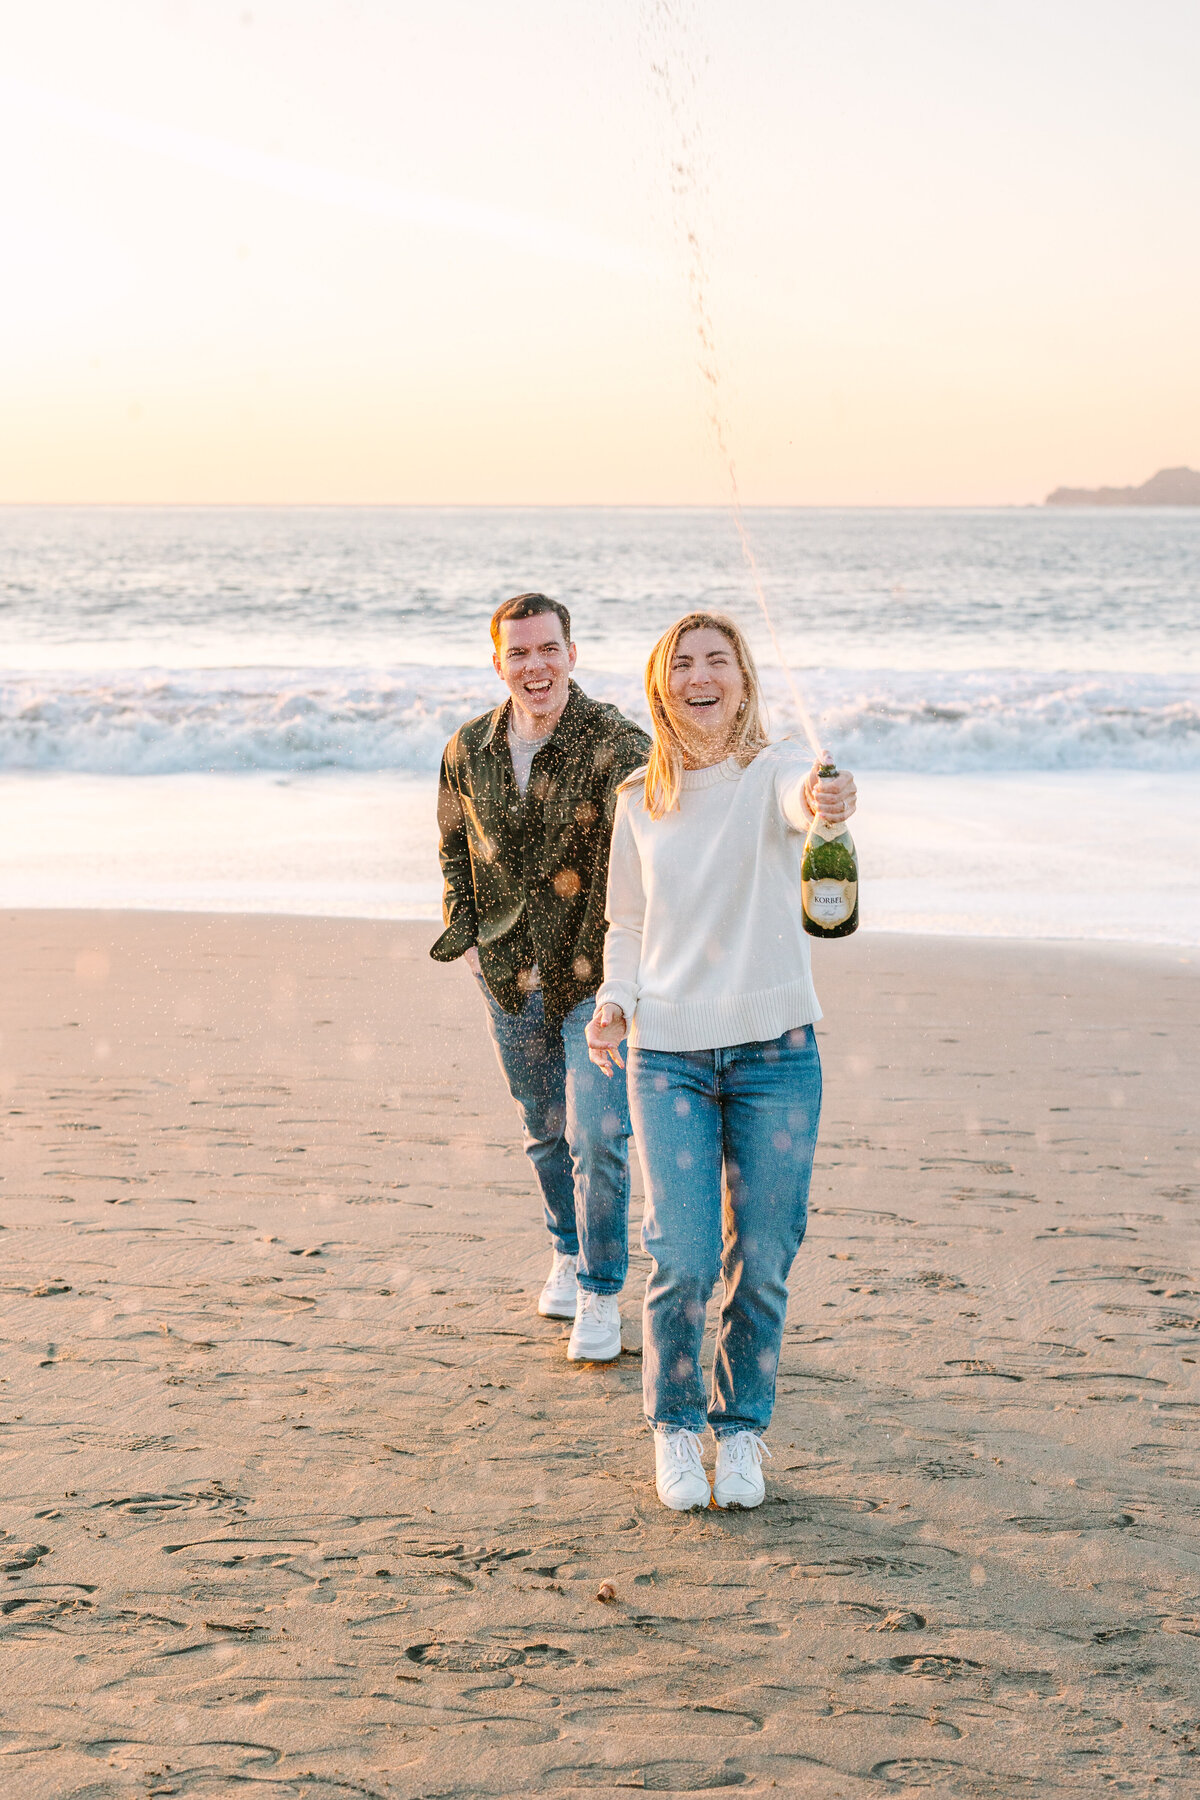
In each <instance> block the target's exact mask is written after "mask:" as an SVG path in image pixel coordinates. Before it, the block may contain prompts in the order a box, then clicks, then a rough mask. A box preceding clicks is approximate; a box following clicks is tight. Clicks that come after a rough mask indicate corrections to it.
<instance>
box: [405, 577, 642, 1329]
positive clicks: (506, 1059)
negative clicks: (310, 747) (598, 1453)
mask: <svg viewBox="0 0 1200 1800" xmlns="http://www.w3.org/2000/svg"><path fill="white" fill-rule="evenodd" d="M492 651H493V654H492V662H493V665H494V666H495V670H496V673H497V674H498V675H499V677H500V679H501V681H503V683H504V685H505V686H506V687H507V689H508V693H509V698H508V699H507V700H506V701H505V702H504V703H503V704H502V705H501V706H498V707H497V708H496V709H495V711H494V712H487V713H482V714H481V715H480V717H479V718H477V719H471V720H470V721H469V722H468V723H467V724H466V725H462V726H460V727H459V729H458V731H456V732H455V734H454V736H453V737H452V738H451V740H450V742H449V743H448V744H447V746H446V750H445V754H444V755H443V757H442V770H441V778H440V782H439V787H438V824H439V827H440V830H441V864H442V872H443V874H444V876H445V897H444V901H443V917H444V920H445V926H446V929H445V930H444V931H443V933H442V935H441V937H440V938H439V939H438V940H437V943H436V944H435V945H434V946H433V949H432V951H431V952H430V954H431V955H432V956H433V957H434V958H435V959H436V960H437V961H438V962H452V961H454V959H455V958H456V957H459V956H464V957H465V958H466V960H467V964H468V966H469V968H470V970H471V973H472V975H474V977H475V979H476V981H477V982H478V984H479V989H480V993H481V994H482V996H483V1001H484V1005H485V1007H486V1009H487V1017H488V1027H489V1030H490V1031H491V1035H492V1041H493V1042H494V1044H495V1046H496V1055H497V1056H498V1058H499V1060H500V1067H501V1069H502V1070H503V1072H504V1078H505V1080H506V1081H507V1083H508V1088H509V1092H510V1093H511V1094H512V1097H513V1099H514V1101H515V1102H516V1105H517V1111H518V1112H519V1113H520V1115H521V1121H522V1124H523V1126H524V1131H525V1149H526V1152H527V1154H528V1156H529V1160H530V1162H531V1163H532V1164H533V1167H534V1172H535V1174H536V1175H537V1178H538V1183H539V1185H540V1187H541V1190H542V1199H543V1202H544V1204H545V1214H546V1226H547V1229H548V1230H549V1233H550V1241H551V1243H552V1244H553V1246H554V1257H553V1261H552V1263H551V1265H550V1273H549V1275H548V1277H547V1279H546V1285H545V1286H544V1287H543V1289H542V1293H541V1298H540V1300H539V1302H538V1311H539V1312H540V1313H542V1314H543V1315H544V1316H545V1317H546V1318H551V1319H573V1320H574V1321H575V1323H574V1326H573V1328H572V1331H571V1341H570V1344H569V1345H568V1347H567V1355H568V1356H569V1357H570V1358H571V1359H572V1361H575V1362H584V1361H586V1362H608V1361H610V1360H611V1359H612V1358H613V1357H615V1356H619V1355H620V1353H621V1314H620V1309H619V1304H618V1295H619V1294H620V1292H621V1288H622V1287H623V1285H624V1282H625V1275H626V1271H627V1268H628V1263H629V1161H628V1145H629V1111H628V1106H627V1102H626V1098H625V1078H624V1074H623V1072H620V1071H618V1075H617V1078H614V1080H613V1081H612V1082H606V1081H605V1079H604V1076H603V1075H602V1074H601V1072H600V1070H599V1069H597V1068H596V1066H595V1064H594V1063H592V1062H591V1060H590V1058H589V1056H588V1048H587V1043H586V1040H585V1038H584V1027H585V1026H586V1025H587V1023H588V1021H589V1019H590V1018H591V1016H592V1013H593V1011H594V1007H595V994H596V989H597V988H598V987H599V985H600V982H601V979H602V977H603V973H604V931H605V924H604V895H605V884H606V881H607V876H608V845H609V839H610V837H611V835H612V821H613V809H614V807H615V804H616V790H617V788H618V787H619V785H620V784H621V782H622V781H624V779H625V777H626V776H627V775H630V774H632V772H633V770H634V769H636V768H638V767H640V765H641V764H642V763H644V762H645V760H646V755H647V752H648V750H649V747H650V745H649V739H648V738H647V737H646V734H645V733H644V732H643V731H640V730H639V729H638V727H637V726H636V725H634V724H633V723H632V722H631V721H630V720H629V719H627V718H625V717H624V715H623V714H622V713H620V712H618V711H617V709H616V707H615V706H606V705H604V704H602V703H601V702H600V701H597V700H590V699H589V698H588V696H587V695H586V694H585V693H584V692H583V691H582V689H580V688H578V687H577V686H576V685H575V683H574V682H573V681H572V680H571V670H572V669H573V668H574V667H575V645H574V644H573V643H572V642H571V618H570V614H569V613H568V612H567V609H566V607H565V606H562V605H560V604H559V602H558V601H557V600H550V599H548V598H547V597H546V595H545V594H519V595H518V596H517V597H516V599H514V600H506V601H505V602H504V604H503V605H502V606H499V607H497V609H496V611H495V614H494V615H493V617H492Z"/></svg>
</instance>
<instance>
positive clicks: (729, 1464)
mask: <svg viewBox="0 0 1200 1800" xmlns="http://www.w3.org/2000/svg"><path fill="white" fill-rule="evenodd" d="M770 1454H771V1452H770V1451H769V1450H768V1449H767V1446H766V1445H765V1444H764V1443H763V1441H762V1439H761V1438H760V1437H759V1436H758V1435H757V1434H756V1433H755V1432H753V1431H739V1432H735V1434H734V1435H733V1437H723V1438H718V1439H717V1468H716V1473H715V1474H714V1476H713V1499H714V1500H715V1501H716V1503H717V1505H718V1506H744V1507H747V1508H749V1507H751V1506H761V1505H762V1503H763V1499H764V1497H765V1495H766V1491H767V1489H766V1483H765V1482H764V1481H763V1472H762V1459H763V1457H764V1455H765V1456H770Z"/></svg>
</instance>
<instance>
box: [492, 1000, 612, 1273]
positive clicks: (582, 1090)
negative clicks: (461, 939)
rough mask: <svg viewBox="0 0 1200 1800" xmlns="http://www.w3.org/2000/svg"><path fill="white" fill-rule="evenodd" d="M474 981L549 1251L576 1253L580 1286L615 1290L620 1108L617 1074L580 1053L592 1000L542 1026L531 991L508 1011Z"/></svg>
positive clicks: (584, 1049)
mask: <svg viewBox="0 0 1200 1800" xmlns="http://www.w3.org/2000/svg"><path fill="white" fill-rule="evenodd" d="M476 980H477V981H478V983H479V989H480V992H481V993H482V994H483V997H484V1000H485V1002H486V1003H487V1012H488V1029H489V1030H490V1032H491V1034H492V1042H493V1043H494V1044H495V1046H496V1055H497V1056H498V1057H499V1059H500V1067H501V1069H502V1070H503V1071H504V1079H505V1080H506V1081H507V1083H508V1091H509V1093H510V1094H511V1095H512V1097H513V1099H514V1100H515V1101H516V1103H517V1111H518V1112H519V1114H520V1115H521V1123H522V1125H523V1126H524V1130H525V1150H526V1153H527V1155H528V1157H529V1160H530V1162H531V1163H532V1164H533V1168H534V1173H535V1174H536V1175H537V1178H538V1184H539V1186H540V1187H541V1190H542V1200H543V1203H544V1206H545V1211H546V1229H547V1231H549V1233H550V1237H551V1240H552V1242H553V1244H554V1247H555V1249H556V1250H561V1251H563V1252H564V1254H565V1255H567V1256H578V1258H579V1265H578V1272H579V1285H580V1287H582V1288H587V1289H589V1290H590V1291H591V1292H592V1293H593V1294H619V1293H620V1291H621V1289H622V1288H623V1287H624V1285H625V1276H626V1274H627V1273H628V1270H629V1102H628V1099H627V1098H626V1093H625V1076H624V1073H623V1072H622V1071H621V1070H620V1069H617V1070H615V1071H614V1073H613V1075H612V1078H611V1079H608V1078H607V1077H606V1076H604V1075H603V1074H602V1073H601V1071H600V1070H599V1069H598V1068H597V1067H596V1065H595V1064H594V1063H593V1062H592V1061H591V1059H590V1058H589V1056H588V1053H587V1042H586V1040H585V1038H584V1035H583V1033H584V1027H585V1026H586V1025H587V1022H588V1020H589V1019H590V1018H591V1016H592V1014H593V1012H594V1011H595V1004H594V1002H593V1001H591V1000H585V1001H583V1002H582V1003H581V1004H580V1005H579V1006H577V1007H575V1008H574V1010H573V1011H571V1012H569V1013H568V1014H567V1016H566V1018H565V1019H564V1020H563V1022H562V1024H561V1025H549V1024H547V1022H546V1014H545V1010H544V1007H543V1003H542V994H541V990H540V989H537V990H535V992H534V993H532V994H529V995H528V996H527V997H526V1000H525V1004H524V1006H523V1007H522V1008H521V1011H520V1013H518V1014H513V1013H507V1012H505V1010H504V1008H503V1007H502V1006H500V1005H498V1004H497V1002H496V1001H495V1000H494V999H493V998H492V995H491V993H490V992H489V991H488V987H487V984H486V982H484V981H483V979H482V978H481V977H478V976H477V977H476Z"/></svg>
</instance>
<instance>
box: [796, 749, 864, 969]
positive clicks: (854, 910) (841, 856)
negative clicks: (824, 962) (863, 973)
mask: <svg viewBox="0 0 1200 1800" xmlns="http://www.w3.org/2000/svg"><path fill="white" fill-rule="evenodd" d="M817 773H818V775H836V774H837V770H836V768H835V767H834V765H833V764H832V763H831V762H824V763H822V764H821V765H820V767H819V768H818V770H817ZM800 898H801V904H802V906H803V908H804V929H805V931H807V932H808V933H809V935H810V936H811V937H819V938H838V937H849V936H850V933H851V932H852V931H857V930H858V857H857V855H856V854H855V850H854V839H853V838H852V837H851V836H850V833H849V832H848V831H847V830H846V829H845V827H844V826H842V825H830V824H827V823H826V822H825V820H824V819H820V818H817V819H814V820H813V822H812V824H811V825H810V826H809V831H808V836H807V838H806V839H805V840H804V858H803V861H802V862H801V864H800Z"/></svg>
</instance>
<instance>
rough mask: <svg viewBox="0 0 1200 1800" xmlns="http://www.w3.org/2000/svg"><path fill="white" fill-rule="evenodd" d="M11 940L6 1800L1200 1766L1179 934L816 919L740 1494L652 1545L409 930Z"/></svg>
mask: <svg viewBox="0 0 1200 1800" xmlns="http://www.w3.org/2000/svg"><path fill="white" fill-rule="evenodd" d="M3 926H4V948H3V965H4V966H3V979H2V982H0V1032H2V1033H3V1037H2V1041H0V1121H2V1124H3V1131H2V1140H3V1182H2V1184H0V1224H2V1226H3V1229H2V1231H0V1254H2V1258H3V1261H2V1265H0V1266H2V1270H3V1274H2V1279H0V1286H2V1291H3V1307H2V1325H0V1340H2V1341H0V1528H2V1532H3V1535H2V1536H0V1570H2V1572H0V1640H2V1641H0V1696H2V1699H0V1793H3V1795H5V1796H9V1795H12V1796H18V1795H19V1796H21V1800H42V1797H46V1800H50V1797H53V1800H64V1797H66V1796H71V1797H74V1800H83V1797H84V1796H87V1797H88V1800H100V1797H102V1796H104V1797H107V1796H126V1795H187V1796H191V1795H205V1796H224V1795H241V1794H248V1795H253V1796H261V1797H263V1800H279V1797H282V1796H311V1797H313V1800H317V1797H318V1796H319V1797H321V1800H326V1797H330V1796H367V1795H378V1796H403V1797H405V1800H409V1797H412V1800H415V1797H416V1796H429V1797H430V1800H432V1797H433V1796H441V1797H449V1796H468V1795H513V1794H526V1793H558V1792H571V1791H584V1792H587V1793H589V1794H593V1795H594V1794H604V1793H609V1792H612V1793H614V1794H615V1793H624V1792H627V1791H628V1790H630V1789H636V1788H645V1789H649V1790H651V1791H657V1792H667V1793H678V1794H685V1793H692V1792H695V1791H697V1790H701V1791H704V1790H711V1789H721V1788H730V1789H741V1790H743V1791H745V1792H747V1793H758V1792H760V1791H763V1790H764V1789H769V1788H770V1787H772V1786H775V1787H777V1788H779V1789H786V1790H790V1791H792V1792H797V1793H801V1794H811V1795H816V1796H821V1797H822V1800H824V1797H826V1796H829V1797H832V1796H846V1797H847V1800H850V1797H852V1796H853V1797H857V1796H873V1795H892V1796H894V1795H904V1794H910V1795H917V1794H924V1793H934V1794H937V1795H952V1796H980V1797H983V1800H991V1797H995V1796H1005V1795H1024V1796H1030V1797H1034V1800H1041V1797H1042V1796H1046V1795H1054V1794H1058V1793H1063V1794H1079V1795H1088V1796H1092V1795H1096V1794H1102V1793H1108V1792H1110V1791H1113V1792H1119V1793H1123V1794H1132V1795H1151V1794H1153V1795H1156V1796H1163V1795H1167V1796H1174V1795H1178V1796H1181V1797H1182V1796H1185V1795H1190V1794H1194V1793H1195V1792H1196V1791H1197V1786H1198V1785H1200V1680H1198V1678H1197V1673H1196V1665H1197V1654H1198V1641H1197V1640H1198V1639H1200V1489H1198V1488H1197V1485H1196V1479H1195V1478H1196V1473H1197V1465H1196V1458H1195V1442H1196V1433H1197V1432H1198V1431H1200V1380H1198V1379H1197V1358H1198V1356H1200V1348H1198V1346H1200V1280H1198V1279H1197V1276H1196V1274H1195V1272H1194V1271H1195V1266H1196V1258H1195V1251H1194V1246H1193V1240H1194V1235H1195V1222H1196V1218H1197V1212H1198V1210H1200V1131H1198V1124H1200V1121H1198V1119H1197V1107H1196V1102H1195V1091H1194V1090H1195V1075H1194V1071H1195V1069H1196V1067H1197V1056H1196V1050H1197V1042H1196V1039H1197V1025H1198V1021H1200V983H1198V981H1197V958H1196V957H1195V955H1194V953H1193V954H1189V953H1187V952H1182V951H1170V950H1157V951H1145V952H1141V953H1137V952H1130V951H1125V950H1122V951H1117V950H1112V949H1104V948H1102V947H1097V948H1091V949H1088V948H1081V947H1067V946H1060V945H1053V944H1043V945H1021V944H1013V943H1002V942H993V943H986V942H974V941H968V940H958V941H956V940H951V939H942V940H933V939H926V940H922V939H916V938H904V937H899V936H897V937H888V936H875V937H871V936H868V935H866V934H863V935H862V936H861V937H859V938H857V939H855V940H852V941H849V942H847V943H844V944H835V945H822V946H818V983H819V987H820V991H821V993H822V996H823V999H824V1003H825V1007H826V1012H827V1018H826V1020H825V1022H824V1023H823V1025H822V1026H821V1028H820V1029H821V1038H822V1047H823V1052H824V1056H825V1065H826V1081H827V1087H826V1111H825V1119H824V1123H823V1129H822V1135H821V1145H820V1149H819V1152H818V1163H817V1172H816V1177H815V1183H814V1195H813V1198H814V1209H813V1218H812V1226H811V1230H810V1234H809V1239H808V1242H807V1244H806V1246H805V1248H804V1250H803V1251H802V1253H801V1256H800V1258H799V1260H798V1262H797V1266H796V1270H795V1273H794V1276H793V1282H792V1292H793V1299H792V1307H791V1313H790V1318H789V1324H788V1329H787V1337H786V1346H785V1352H784V1358H783V1366H782V1375H781V1380H780V1392H779V1404H778V1410H777V1415H776V1421H775V1425H774V1428H773V1430H772V1433H771V1438H770V1442H771V1446H772V1448H773V1451H774V1461H773V1462H771V1463H770V1464H769V1465H768V1474H769V1486H768V1501H767V1504H766V1505H764V1506H763V1507H762V1509H761V1510H760V1511H759V1512H757V1513H748V1514H726V1513H719V1512H716V1511H710V1512H708V1513H706V1514H702V1515H693V1516H687V1517H680V1516H676V1515H672V1514H669V1513H667V1512H665V1511H664V1510H663V1509H662V1508H661V1507H660V1506H659V1505H658V1503H657V1501H656V1499H655V1496H654V1491H653V1485H652V1480H651V1456H650V1448H649V1443H648V1439H647V1437H646V1435H645V1433H644V1429H643V1427H642V1424H641V1408H640V1382H639V1376H640V1368H639V1354H638V1345H639V1342H640V1320H639V1296H640V1288H641V1283H642V1280H643V1278H644V1273H645V1262H644V1259H643V1258H642V1257H641V1255H640V1253H639V1254H638V1255H637V1256H636V1257H635V1259H634V1266H633V1273H632V1276H631V1280H630V1285H629V1288H628V1290H627V1294H626V1298H625V1302H624V1312H625V1319H626V1343H627V1345H628V1348H627V1350H626V1353H625V1354H624V1355H623V1356H622V1358H621V1360H620V1362H619V1364H617V1365H613V1366H610V1367H576V1366H573V1365H570V1364H568V1363H567V1362H566V1360H565V1355H564V1352H565V1337H566V1328H565V1327H563V1326H560V1325H556V1324H552V1323H548V1322H545V1321H541V1320H539V1319H538V1318H537V1317H536V1315H535V1313H534V1310H533V1308H534V1301H535V1298H536V1294H537V1290H538V1287H539V1285H540V1282H541V1279H542V1275H543V1271H544V1265H545V1262H546V1247H545V1239H544V1234H543V1230H542V1227H541V1224H540V1217H539V1210H538V1207H537V1204H536V1202H535V1200H534V1197H533V1189H532V1184H531V1180H530V1176H529V1173H528V1170H527V1166H526V1164H525V1161H524V1158H523V1156H522V1154H521V1151H520V1148H519V1145H518V1142H517V1137H516V1130H515V1121H514V1116H513V1113H512V1110H511V1105H510V1102H509V1101H508V1098H507V1095H506V1093H505V1092H504V1089H503V1087H502V1084H501V1081H500V1077H499V1074H498V1072H497V1070H496V1068H495V1065H494V1063H493V1060H492V1055H491V1050H490V1047H489V1045H488V1043H487V1041H486V1039H485V1036H484V1031H483V1022H482V1018H481V1016H480V1009H479V1003H478V1000H477V997H476V995H475V994H474V993H473V991H472V989H471V985H470V982H469V979H468V978H467V976H466V975H465V973H464V972H463V971H462V970H459V969H443V968H437V967H434V966H433V965H432V964H431V963H430V962H429V961H428V960H427V958H426V956H425V947H426V945H427V944H428V942H429V941H430V938H431V936H432V932H433V928H432V927H430V926H428V925H396V924H381V923H368V924H360V923H355V922H348V921H327V920H326V921H322V920H305V919H289V920H283V919H262V918H259V919H247V918H210V917H200V916H195V917H193V916H186V915H178V914H176V915H153V914H146V915H137V914H88V913H58V914H54V913H32V912H31V913H11V914H8V915H5V916H4V919H3ZM1189 1071H1190V1074H1189ZM635 1210H636V1209H635ZM605 1581H607V1582H610V1583H611V1584H612V1588H613V1590H614V1593H615V1597H614V1598H612V1599H611V1600H610V1601H607V1602H606V1601H602V1600H599V1599H597V1592H598V1590H599V1589H600V1585H601V1583H602V1582H605Z"/></svg>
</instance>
